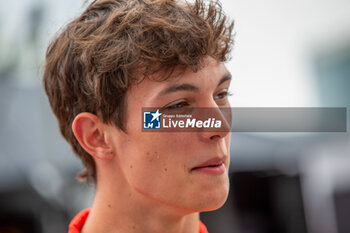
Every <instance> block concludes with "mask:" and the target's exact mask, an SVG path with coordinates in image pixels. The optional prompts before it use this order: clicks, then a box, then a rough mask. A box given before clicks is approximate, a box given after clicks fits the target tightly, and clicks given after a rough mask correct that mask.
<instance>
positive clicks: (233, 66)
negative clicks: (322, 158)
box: [222, 0, 350, 107]
mask: <svg viewBox="0 0 350 233" xmlns="http://www.w3.org/2000/svg"><path fill="white" fill-rule="evenodd" d="M222 3H223V7H224V9H225V11H226V12H227V13H228V14H229V15H230V16H231V18H233V19H234V20H235V31H236V37H235V38H236V39H235V41H236V43H235V47H234V50H233V59H232V61H231V62H230V63H229V64H228V67H229V68H230V70H231V71H232V73H233V77H234V79H233V85H232V90H233V92H234V97H233V98H232V105H233V106H237V107H240V106H242V107H248V106H249V107H268V106H271V107H315V106H322V104H321V103H320V100H319V99H318V93H317V83H316V82H317V81H316V80H315V79H316V78H317V77H315V73H314V70H313V69H314V68H313V62H314V61H313V59H314V55H315V54H316V53H318V52H323V51H327V50H329V51H331V50H332V49H335V48H337V47H339V46H341V44H344V45H349V41H350V14H349V12H350V1H346V0H307V1H302V0H295V1H277V0H267V1H259V0H245V1H243V0H240V1H239V0H223V1H222Z"/></svg>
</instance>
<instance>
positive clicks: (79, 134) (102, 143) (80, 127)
mask: <svg viewBox="0 0 350 233" xmlns="http://www.w3.org/2000/svg"><path fill="white" fill-rule="evenodd" d="M104 126H105V125H104V123H103V122H101V121H100V119H99V118H98V117H97V116H96V115H94V114H92V113H88V112H82V113H79V114H78V115H77V116H76V117H75V119H74V121H73V124H72V130H73V133H74V136H75V138H76V139H77V140H78V142H79V144H80V145H81V146H82V147H83V148H84V150H85V151H86V152H87V153H89V154H90V155H91V156H93V157H94V158H95V159H100V160H111V159H112V158H113V157H114V151H113V147H112V145H111V142H110V139H109V135H108V133H107V132H106V131H105V129H104Z"/></svg>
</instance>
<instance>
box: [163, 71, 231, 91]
mask: <svg viewBox="0 0 350 233" xmlns="http://www.w3.org/2000/svg"><path fill="white" fill-rule="evenodd" d="M231 79H232V75H231V73H226V74H225V75H224V76H223V77H222V78H221V79H220V81H219V82H218V84H217V87H218V86H220V85H221V84H223V83H224V82H226V81H230V80H231ZM177 91H192V92H199V88H198V87H196V86H194V85H192V84H189V83H183V84H174V85H171V86H169V87H167V88H166V89H164V90H162V91H161V92H160V93H159V94H158V96H164V95H166V94H170V93H174V92H177Z"/></svg>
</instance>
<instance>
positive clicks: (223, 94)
mask: <svg viewBox="0 0 350 233" xmlns="http://www.w3.org/2000/svg"><path fill="white" fill-rule="evenodd" d="M228 96H232V92H230V91H228V90H225V91H222V92H220V93H218V94H217V95H216V96H214V99H215V100H223V99H226V98H227V97H228Z"/></svg>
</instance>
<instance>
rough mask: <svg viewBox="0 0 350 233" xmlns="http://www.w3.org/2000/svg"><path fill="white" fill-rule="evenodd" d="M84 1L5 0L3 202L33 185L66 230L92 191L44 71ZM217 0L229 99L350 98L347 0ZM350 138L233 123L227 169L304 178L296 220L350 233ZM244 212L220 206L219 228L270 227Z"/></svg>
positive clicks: (54, 228)
mask: <svg viewBox="0 0 350 233" xmlns="http://www.w3.org/2000/svg"><path fill="white" fill-rule="evenodd" d="M86 5H87V3H86V2H85V1H83V0H74V1H72V0H60V1H54V0H12V1H5V0H0V109H1V110H0V111H1V113H0V210H1V209H4V206H3V203H2V202H1V197H2V196H1V195H2V193H5V194H8V193H10V195H11V196H13V197H14V196H16V195H14V194H13V193H14V192H17V193H18V192H19V191H18V190H24V189H25V190H26V189H27V188H28V187H30V189H33V190H34V193H35V195H37V196H38V197H40V198H42V199H43V200H45V203H46V202H47V203H50V204H48V205H47V204H45V205H40V207H38V205H39V204H36V202H34V201H30V200H29V201H28V202H27V204H28V209H29V210H30V211H32V212H35V213H36V214H37V215H38V216H39V217H38V218H39V219H41V221H42V222H46V223H44V224H43V226H41V228H40V229H41V230H42V232H52V233H56V232H57V233H58V232H64V230H62V229H65V227H66V225H65V224H66V223H67V221H68V220H69V219H70V218H71V217H72V216H73V215H74V214H75V213H76V212H77V211H79V210H80V209H82V208H85V207H87V206H89V205H90V204H91V199H92V194H93V189H91V188H87V187H86V186H85V185H79V184H78V183H77V182H76V181H75V180H74V176H75V174H76V172H77V171H79V169H80V162H79V161H78V160H77V159H76V158H75V157H74V156H73V155H72V152H71V150H70V147H69V146H68V144H67V143H66V142H65V141H64V140H63V139H62V138H61V136H60V134H59V132H58V127H57V122H56V119H55V118H54V116H53V114H52V113H51V110H50V108H49V106H48V102H47V99H46V96H45V94H44V92H43V89H42V86H41V73H40V70H39V67H40V65H42V62H43V59H44V54H45V50H46V47H47V45H48V43H49V41H50V40H51V38H52V37H53V35H54V34H55V33H56V32H57V31H58V30H59V28H61V27H62V26H63V25H64V24H65V23H67V22H69V20H71V19H73V18H74V17H76V16H78V15H79V13H80V12H81V11H82V10H83V9H84V8H85V6H86ZM222 5H223V9H224V11H225V12H226V13H227V14H228V15H229V17H230V18H231V19H234V20H235V33H236V36H235V46H234V48H233V52H232V60H231V61H230V62H229V63H228V64H227V66H228V68H229V70H230V71H231V72H232V75H233V80H232V87H231V88H232V91H233V96H232V98H231V104H232V106H233V107H347V108H349V107H350V94H349V93H350V92H349V90H350V81H349V80H350V68H347V67H350V13H349V12H350V1H349V0H318V1H316V0H305V1H301V0H294V1H287V0H266V1H259V0H222ZM347 59H348V60H347ZM338 63H341V64H343V63H344V64H345V65H343V66H342V65H338ZM347 65H348V66H347ZM344 66H345V68H344ZM338 67H340V68H339V69H342V70H340V71H339V70H338ZM344 77H345V78H344ZM348 115H349V112H348ZM348 125H349V116H348ZM348 128H349V127H348ZM349 145H350V136H349V133H302V134H299V133H233V134H232V143H231V172H232V173H239V172H246V173H249V172H256V171H259V172H265V171H271V170H272V171H278V173H279V174H281V175H283V176H285V177H297V178H298V180H300V189H301V202H302V207H303V216H301V217H300V216H299V217H298V218H305V224H306V229H307V232H308V233H348V232H350V225H349V223H347V221H346V219H345V218H344V216H348V215H349V214H350V172H349V171H350V147H349ZM267 173H268V172H266V174H267ZM264 174H265V173H264ZM23 187H26V188H23ZM281 189H282V188H281ZM283 190H284V195H285V196H283V197H284V198H285V199H283V198H282V197H281V196H274V197H273V200H276V203H280V202H277V201H278V200H279V201H281V200H282V199H283V200H284V202H288V201H290V200H295V199H294V196H293V195H294V193H297V192H292V191H291V192H288V191H286V190H287V189H282V191H283ZM236 191H237V192H239V191H240V190H236ZM282 191H281V193H283V192H282ZM33 195H34V194H33ZM256 195H257V196H259V193H257V194H256ZM281 195H282V194H281ZM296 199H297V198H296ZM38 202H39V201H38ZM282 203H283V201H282ZM31 204H32V205H31ZM34 204H35V205H34ZM275 205H279V204H275ZM291 205H293V204H291ZM287 206H288V205H287ZM22 207H23V206H22ZM15 208H19V207H18V206H15ZM231 208H232V207H231ZM233 208H235V207H233ZM276 208H277V207H276ZM280 208H282V207H280ZM52 209H54V211H52ZM22 210H23V211H27V209H22ZM0 212H1V211H0ZM48 213H50V214H48ZM282 213H283V214H281V215H283V221H282V222H284V223H285V225H286V226H288V227H290V228H288V229H289V231H287V230H286V231H282V230H281V231H280V233H296V232H297V233H303V232H302V231H297V230H295V231H293V230H292V229H296V228H293V225H297V224H292V223H294V222H293V218H294V217H292V216H294V214H296V213H293V211H290V212H288V209H283V211H282ZM285 215H286V216H287V217H286V216H285ZM248 217H249V216H248ZM0 218H1V213H0ZM232 218H235V219H236V220H235V221H232ZM281 218H282V217H281ZM296 218H297V217H296ZM239 219H240V216H239V211H235V213H234V214H226V215H224V216H223V217H222V218H220V219H218V220H217V221H218V222H217V223H218V224H217V225H222V226H223V228H222V229H220V228H219V227H218V226H217V228H218V230H221V231H217V233H232V229H237V232H252V233H265V232H266V231H264V230H261V231H248V230H247V229H245V228H244V224H242V223H240V221H239ZM251 219H252V218H251ZM250 223H251V225H254V222H253V223H252V222H250ZM230 224H231V225H230ZM301 225H302V224H301ZM225 226H226V228H225ZM271 232H272V231H270V232H269V233H271ZM213 233H214V232H213Z"/></svg>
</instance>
